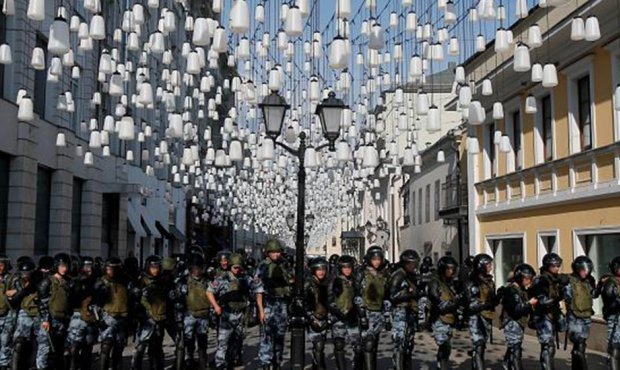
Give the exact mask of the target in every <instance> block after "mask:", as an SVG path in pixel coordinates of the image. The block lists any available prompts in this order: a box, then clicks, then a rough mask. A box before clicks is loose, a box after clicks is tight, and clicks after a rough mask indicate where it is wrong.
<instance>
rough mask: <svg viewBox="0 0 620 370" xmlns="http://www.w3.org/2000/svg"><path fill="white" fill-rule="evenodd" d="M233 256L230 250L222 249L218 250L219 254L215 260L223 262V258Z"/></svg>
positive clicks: (227, 258)
mask: <svg viewBox="0 0 620 370" xmlns="http://www.w3.org/2000/svg"><path fill="white" fill-rule="evenodd" d="M230 256H231V253H230V251H229V250H227V249H224V250H222V251H219V252H217V255H216V256H215V260H216V261H217V262H221V261H222V260H223V259H226V260H229V259H230Z"/></svg>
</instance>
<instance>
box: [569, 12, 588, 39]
mask: <svg viewBox="0 0 620 370" xmlns="http://www.w3.org/2000/svg"><path fill="white" fill-rule="evenodd" d="M585 38H586V25H585V21H584V20H583V18H581V17H575V18H573V20H572V21H571V24H570V39H571V40H573V41H581V40H585Z"/></svg>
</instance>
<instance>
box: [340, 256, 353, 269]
mask: <svg viewBox="0 0 620 370" xmlns="http://www.w3.org/2000/svg"><path fill="white" fill-rule="evenodd" d="M355 264H356V261H355V258H353V256H348V255H344V256H342V257H340V258H339V259H338V268H339V269H341V268H343V267H349V268H352V269H354V268H355Z"/></svg>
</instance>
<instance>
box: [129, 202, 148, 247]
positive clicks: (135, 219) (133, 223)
mask: <svg viewBox="0 0 620 370" xmlns="http://www.w3.org/2000/svg"><path fill="white" fill-rule="evenodd" d="M127 221H128V224H129V226H130V227H131V229H132V230H133V231H134V233H136V236H137V237H138V238H145V237H146V231H144V228H143V227H142V223H141V222H140V211H138V210H137V209H136V206H134V205H133V204H132V203H131V202H129V207H128V208H127Z"/></svg>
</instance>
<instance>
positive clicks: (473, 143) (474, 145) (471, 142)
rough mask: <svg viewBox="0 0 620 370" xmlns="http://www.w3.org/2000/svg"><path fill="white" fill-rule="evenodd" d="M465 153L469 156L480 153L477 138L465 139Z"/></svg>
mask: <svg viewBox="0 0 620 370" xmlns="http://www.w3.org/2000/svg"><path fill="white" fill-rule="evenodd" d="M467 153H469V154H479V153H480V143H479V142H478V138H476V137H468V138H467Z"/></svg>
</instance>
